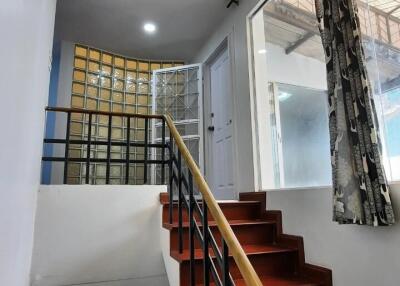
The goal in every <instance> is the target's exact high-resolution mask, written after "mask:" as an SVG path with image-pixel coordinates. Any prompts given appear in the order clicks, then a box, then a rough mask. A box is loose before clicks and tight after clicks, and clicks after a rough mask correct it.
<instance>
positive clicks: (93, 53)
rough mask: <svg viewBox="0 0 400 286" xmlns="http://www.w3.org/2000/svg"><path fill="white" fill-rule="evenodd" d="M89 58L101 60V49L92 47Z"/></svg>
mask: <svg viewBox="0 0 400 286" xmlns="http://www.w3.org/2000/svg"><path fill="white" fill-rule="evenodd" d="M89 58H91V59H92V60H96V61H100V51H97V50H92V49H90V51H89Z"/></svg>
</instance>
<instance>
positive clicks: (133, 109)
mask: <svg viewBox="0 0 400 286" xmlns="http://www.w3.org/2000/svg"><path fill="white" fill-rule="evenodd" d="M125 112H127V113H136V107H135V106H134V105H128V104H126V105H125Z"/></svg>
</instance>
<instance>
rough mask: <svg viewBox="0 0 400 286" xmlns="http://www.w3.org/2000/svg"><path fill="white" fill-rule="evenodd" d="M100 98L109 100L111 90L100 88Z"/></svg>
mask: <svg viewBox="0 0 400 286" xmlns="http://www.w3.org/2000/svg"><path fill="white" fill-rule="evenodd" d="M100 98H101V99H104V100H110V98H111V90H109V89H104V88H102V89H101V90H100Z"/></svg>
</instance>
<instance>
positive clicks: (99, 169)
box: [96, 157, 107, 177]
mask: <svg viewBox="0 0 400 286" xmlns="http://www.w3.org/2000/svg"><path fill="white" fill-rule="evenodd" d="M98 158H99V157H98ZM106 173H107V168H106V166H105V165H103V164H97V165H96V175H97V176H100V177H103V176H104V177H105V176H106Z"/></svg>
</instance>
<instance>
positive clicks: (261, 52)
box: [258, 49, 267, 54]
mask: <svg viewBox="0 0 400 286" xmlns="http://www.w3.org/2000/svg"><path fill="white" fill-rule="evenodd" d="M258 53H259V54H266V53H267V50H266V49H261V50H259V51H258Z"/></svg>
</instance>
